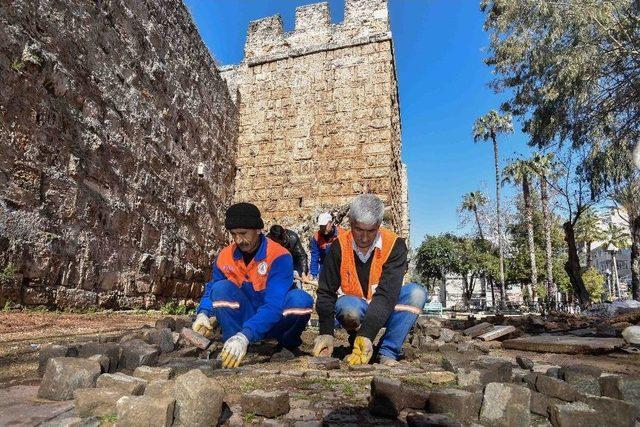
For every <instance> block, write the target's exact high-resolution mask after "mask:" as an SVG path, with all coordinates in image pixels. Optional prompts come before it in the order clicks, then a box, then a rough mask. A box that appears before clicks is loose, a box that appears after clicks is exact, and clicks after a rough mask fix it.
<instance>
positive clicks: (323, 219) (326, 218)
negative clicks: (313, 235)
mask: <svg viewBox="0 0 640 427" xmlns="http://www.w3.org/2000/svg"><path fill="white" fill-rule="evenodd" d="M332 219H333V218H331V214H330V213H328V212H323V213H321V214H320V215H319V216H318V225H327V223H329V222H330V221H331V220H332Z"/></svg>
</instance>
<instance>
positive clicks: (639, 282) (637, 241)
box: [629, 216, 640, 301]
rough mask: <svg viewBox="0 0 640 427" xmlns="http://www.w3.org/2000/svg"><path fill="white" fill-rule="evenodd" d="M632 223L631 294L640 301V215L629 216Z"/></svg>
mask: <svg viewBox="0 0 640 427" xmlns="http://www.w3.org/2000/svg"><path fill="white" fill-rule="evenodd" d="M629 223H630V224H631V227H630V228H631V295H632V298H633V299H634V300H636V301H640V216H638V217H636V218H629Z"/></svg>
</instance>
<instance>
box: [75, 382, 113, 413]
mask: <svg viewBox="0 0 640 427" xmlns="http://www.w3.org/2000/svg"><path fill="white" fill-rule="evenodd" d="M123 395H124V393H123V392H122V391H120V390H113V389H107V388H80V389H77V390H76V391H75V392H74V396H75V411H76V415H78V416H79V417H81V418H86V417H106V416H113V415H116V413H117V411H116V403H117V402H118V399H120V398H121V397H122V396H123Z"/></svg>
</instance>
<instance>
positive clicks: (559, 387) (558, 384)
mask: <svg viewBox="0 0 640 427" xmlns="http://www.w3.org/2000/svg"><path fill="white" fill-rule="evenodd" d="M536 391H539V392H540V393H543V394H546V395H547V396H551V397H555V398H558V399H561V400H564V401H565V402H575V401H576V400H578V399H579V398H580V393H578V391H577V390H576V389H575V388H573V387H571V386H570V385H569V384H567V383H566V382H564V381H562V380H558V379H555V378H551V377H548V376H546V375H538V376H537V377H536Z"/></svg>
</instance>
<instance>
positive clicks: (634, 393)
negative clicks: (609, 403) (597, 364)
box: [599, 374, 640, 414]
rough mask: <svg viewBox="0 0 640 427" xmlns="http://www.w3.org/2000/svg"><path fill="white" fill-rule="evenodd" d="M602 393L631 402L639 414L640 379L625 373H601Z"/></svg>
mask: <svg viewBox="0 0 640 427" xmlns="http://www.w3.org/2000/svg"><path fill="white" fill-rule="evenodd" d="M599 380H600V386H601V389H602V395H603V396H606V397H611V398H613V399H621V400H624V401H625V402H629V403H632V404H633V405H635V407H636V408H637V410H638V413H639V414H640V379H638V378H632V377H629V376H626V375H616V374H602V376H601V377H600V378H599Z"/></svg>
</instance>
